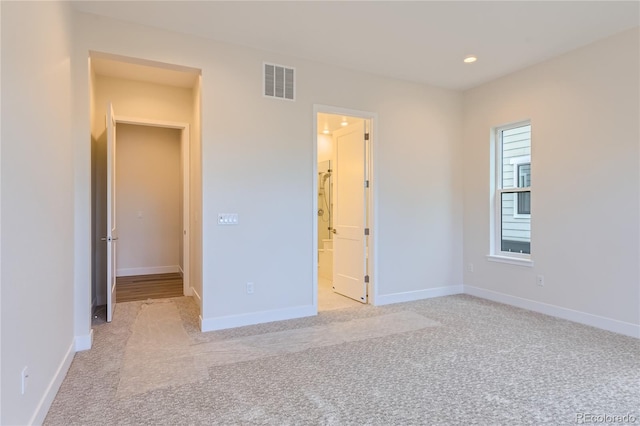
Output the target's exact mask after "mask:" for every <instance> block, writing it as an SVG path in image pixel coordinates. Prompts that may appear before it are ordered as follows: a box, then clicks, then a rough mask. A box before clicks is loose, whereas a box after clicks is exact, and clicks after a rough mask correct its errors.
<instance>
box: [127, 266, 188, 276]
mask: <svg viewBox="0 0 640 426" xmlns="http://www.w3.org/2000/svg"><path fill="white" fill-rule="evenodd" d="M174 272H180V266H178V265H170V266H148V267H142V268H122V269H118V270H117V271H116V276H118V277H131V276H134V275H153V274H171V273H174Z"/></svg>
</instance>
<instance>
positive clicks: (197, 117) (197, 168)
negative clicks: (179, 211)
mask: <svg viewBox="0 0 640 426" xmlns="http://www.w3.org/2000/svg"><path fill="white" fill-rule="evenodd" d="M200 80H201V79H200V78H199V77H198V79H197V82H196V85H195V86H194V87H193V91H192V99H193V120H192V125H191V127H190V129H191V135H190V140H191V143H190V151H191V155H190V157H191V164H190V166H189V167H190V170H191V176H190V178H189V184H190V187H191V190H190V192H191V196H190V197H189V202H190V206H189V214H190V215H191V219H190V221H189V223H190V226H191V230H190V231H191V238H190V239H189V242H190V248H189V263H190V264H191V271H190V274H189V279H190V281H191V289H192V291H193V295H194V297H195V299H196V301H197V303H198V306H199V307H200V308H201V309H202V150H201V144H202V141H201V137H200V135H201V131H202V125H201V121H202V113H201V110H200V104H201V97H200V88H201V82H200Z"/></svg>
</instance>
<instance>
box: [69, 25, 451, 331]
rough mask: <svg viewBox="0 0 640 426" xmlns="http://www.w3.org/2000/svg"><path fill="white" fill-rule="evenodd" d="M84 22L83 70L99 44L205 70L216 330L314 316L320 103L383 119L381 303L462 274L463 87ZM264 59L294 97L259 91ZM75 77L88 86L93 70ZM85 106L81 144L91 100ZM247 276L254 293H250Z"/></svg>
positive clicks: (208, 298) (206, 265) (206, 239)
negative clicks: (292, 86)
mask: <svg viewBox="0 0 640 426" xmlns="http://www.w3.org/2000/svg"><path fill="white" fill-rule="evenodd" d="M77 24H78V25H77V30H78V34H77V37H75V41H76V48H77V50H76V53H77V55H78V57H76V58H75V59H74V64H75V66H76V67H78V68H82V66H83V65H82V64H83V63H84V60H83V56H85V57H86V55H87V54H88V51H89V50H96V51H102V52H107V53H115V54H121V55H126V56H132V57H140V58H144V59H151V60H156V61H161V62H166V63H174V64H180V65H185V66H190V67H193V68H198V69H201V70H202V111H201V114H202V194H203V200H202V203H203V204H202V213H203V217H202V229H203V242H202V258H203V277H202V281H203V283H202V286H203V288H202V296H203V298H204V299H203V302H202V316H203V323H204V327H205V328H217V327H224V326H230V325H238V324H241V323H247V322H259V321H265V320H267V319H281V318H286V317H290V316H297V315H307V314H310V313H313V294H312V280H313V276H314V274H315V271H314V270H313V263H312V262H313V257H314V256H316V250H315V247H313V241H312V235H313V215H314V214H315V212H314V211H313V199H314V197H315V193H316V189H315V188H314V187H313V176H312V170H313V161H314V160H313V159H314V153H313V130H312V129H313V120H315V117H313V105H314V104H324V105H336V106H340V107H344V108H352V109H358V110H363V111H370V112H375V113H377V114H378V117H379V123H378V134H377V135H376V139H375V140H376V141H377V145H376V146H375V148H374V149H375V156H376V160H375V161H376V178H377V184H376V185H377V186H376V188H377V189H376V191H377V194H376V195H377V197H376V202H377V228H376V229H374V232H378V235H377V241H378V243H379V247H378V267H377V274H376V275H374V276H373V279H374V280H375V283H376V285H377V290H378V293H379V296H380V297H379V301H380V302H384V303H387V302H390V301H396V300H397V299H394V297H395V296H396V295H398V294H400V295H401V296H402V297H404V298H418V297H424V296H426V295H429V294H432V293H429V292H428V290H430V289H439V288H441V287H445V288H446V289H452V288H455V287H456V286H460V285H461V283H462V273H461V268H460V265H461V261H462V245H461V242H462V233H461V229H462V226H461V223H462V197H461V194H462V179H461V173H460V169H459V160H460V158H461V155H462V151H461V130H460V119H461V113H462V111H461V96H460V95H459V94H457V93H455V92H452V91H448V90H444V89H438V88H433V87H427V86H423V85H418V84H412V83H407V82H402V81H395V80H390V79H385V78H381V77H376V76H372V75H368V74H365V73H360V72H354V71H349V70H344V69H340V68H337V67H333V66H331V65H323V64H318V63H314V62H309V61H304V60H300V59H295V58H290V57H286V56H280V55H275V54H271V53H266V52H260V51H256V50H252V49H247V48H241V47H236V46H231V45H228V44H223V43H216V42H212V41H207V40H203V39H199V38H195V37H190V36H185V35H179V34H175V33H171V32H167V31H161V30H155V29H151V28H147V27H142V26H137V25H132V24H128V23H124V22H119V21H114V20H110V19H107V18H102V17H96V16H91V15H83V14H78V15H77ZM148 40H153V43H149V42H148ZM265 60H268V61H271V62H275V63H281V64H285V65H290V66H294V67H296V69H297V72H298V75H297V99H296V101H295V102H285V101H279V100H273V99H268V98H264V97H263V96H262V93H261V88H262V81H261V79H262V63H263V61H265ZM74 84H75V87H76V88H77V90H78V91H79V93H80V94H82V93H83V92H84V93H86V90H87V86H88V85H87V83H86V81H82V80H81V79H78V80H76V81H75V82H74ZM87 97H88V96H87ZM76 107H77V108H76V110H75V115H76V118H77V120H78V122H79V126H78V127H79V128H78V132H77V133H76V134H75V136H74V138H75V139H76V140H77V143H78V144H82V142H81V139H82V138H84V136H83V135H86V134H88V131H86V132H85V131H84V130H83V129H82V127H83V126H88V122H89V120H88V116H87V114H88V106H87V105H86V102H85V104H84V105H83V104H82V103H81V102H79V103H78V104H77V105H76ZM85 122H86V123H87V124H86V125H85V124H84V123H85ZM85 140H86V138H85ZM84 143H86V142H84ZM84 151H85V148H84V147H82V146H78V151H77V161H78V163H77V165H78V167H79V168H83V167H85V166H84V164H85V162H87V163H88V154H86V153H84ZM85 157H86V158H85ZM79 185H82V182H79ZM83 192H87V193H88V188H85V189H81V190H80V193H79V194H78V197H79V198H81V199H82V198H84V195H83V194H82V193H83ZM218 212H236V213H238V214H239V218H240V224H239V225H238V226H224V227H223V226H218V225H217V224H216V214H217V213H218ZM265 221H266V222H267V223H269V224H270V226H269V227H265V226H264V223H265ZM87 232H88V231H87ZM247 281H252V282H254V283H255V294H253V295H247V294H246V291H245V286H246V282H247ZM77 285H78V286H83V285H84V284H83V283H82V282H78V283H77ZM438 291H440V290H438ZM385 296H387V299H386V300H385ZM79 314H81V313H79Z"/></svg>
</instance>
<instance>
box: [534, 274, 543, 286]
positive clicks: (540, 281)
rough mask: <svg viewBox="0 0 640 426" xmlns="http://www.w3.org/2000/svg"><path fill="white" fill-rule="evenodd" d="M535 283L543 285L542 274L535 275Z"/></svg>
mask: <svg viewBox="0 0 640 426" xmlns="http://www.w3.org/2000/svg"><path fill="white" fill-rule="evenodd" d="M536 283H537V284H538V286H540V287H544V275H538V276H537V277H536Z"/></svg>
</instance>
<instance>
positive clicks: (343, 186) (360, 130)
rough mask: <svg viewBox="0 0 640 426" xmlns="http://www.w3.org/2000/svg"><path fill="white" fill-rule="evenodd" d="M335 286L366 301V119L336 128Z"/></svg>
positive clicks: (360, 300)
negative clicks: (342, 127)
mask: <svg viewBox="0 0 640 426" xmlns="http://www.w3.org/2000/svg"><path fill="white" fill-rule="evenodd" d="M334 142H335V145H334V150H335V151H334V152H335V156H334V158H335V164H334V170H335V180H334V196H335V203H334V210H333V211H334V224H333V232H334V235H333V289H334V291H336V292H337V293H340V294H342V295H344V296H347V297H350V298H352V299H355V300H357V301H358V302H362V303H367V283H366V282H365V274H366V258H365V253H366V247H365V244H366V240H365V235H364V229H365V223H366V222H365V214H366V209H365V201H366V199H365V161H366V154H365V152H366V143H365V128H364V122H363V121H362V122H360V123H357V124H353V125H351V126H349V127H346V128H344V129H340V130H337V131H335V132H334Z"/></svg>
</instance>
